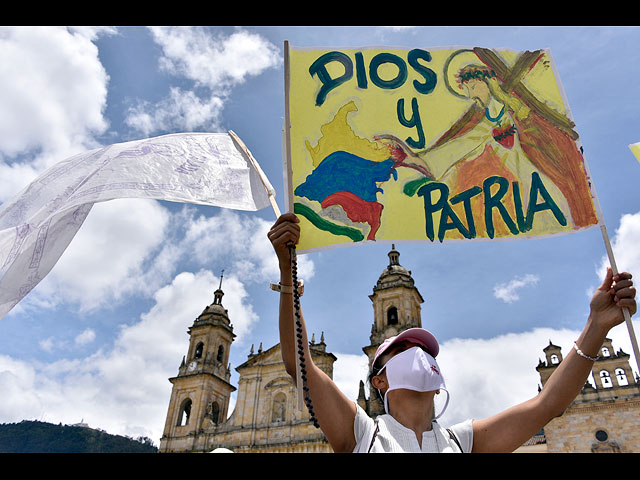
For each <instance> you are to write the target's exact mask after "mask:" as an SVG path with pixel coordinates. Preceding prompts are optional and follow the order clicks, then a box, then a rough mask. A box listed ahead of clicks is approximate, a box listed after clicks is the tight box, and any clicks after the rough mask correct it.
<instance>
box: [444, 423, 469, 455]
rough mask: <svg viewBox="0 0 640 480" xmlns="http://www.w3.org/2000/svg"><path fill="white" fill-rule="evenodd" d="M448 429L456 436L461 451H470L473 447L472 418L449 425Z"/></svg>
mask: <svg viewBox="0 0 640 480" xmlns="http://www.w3.org/2000/svg"><path fill="white" fill-rule="evenodd" d="M448 430H451V431H452V432H453V433H454V435H455V436H456V437H457V438H458V441H459V442H460V444H461V446H462V450H463V451H465V452H470V451H471V449H472V447H473V419H467V420H463V421H462V422H459V423H456V424H454V425H451V426H450V427H449V428H448Z"/></svg>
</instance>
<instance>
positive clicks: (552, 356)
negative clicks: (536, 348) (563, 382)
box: [551, 353, 560, 365]
mask: <svg viewBox="0 0 640 480" xmlns="http://www.w3.org/2000/svg"><path fill="white" fill-rule="evenodd" d="M551 363H552V364H553V365H557V364H559V363H560V360H559V359H558V355H556V354H555V353H554V354H553V355H551Z"/></svg>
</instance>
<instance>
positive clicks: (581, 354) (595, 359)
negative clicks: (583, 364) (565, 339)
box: [573, 342, 600, 362]
mask: <svg viewBox="0 0 640 480" xmlns="http://www.w3.org/2000/svg"><path fill="white" fill-rule="evenodd" d="M573 348H574V349H575V351H576V352H577V354H578V355H580V356H581V357H582V358H586V359H587V360H591V361H592V362H595V361H597V360H600V357H599V356H598V357H590V356H589V355H585V354H584V353H582V350H580V349H579V348H578V344H577V343H576V342H573Z"/></svg>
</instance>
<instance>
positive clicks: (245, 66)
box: [151, 27, 280, 91]
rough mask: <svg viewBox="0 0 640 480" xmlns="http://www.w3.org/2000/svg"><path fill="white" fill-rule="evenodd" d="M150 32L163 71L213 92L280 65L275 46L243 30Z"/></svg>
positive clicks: (174, 29)
mask: <svg viewBox="0 0 640 480" xmlns="http://www.w3.org/2000/svg"><path fill="white" fill-rule="evenodd" d="M151 32H152V34H153V37H154V39H155V41H156V42H157V43H158V44H159V45H160V46H161V47H162V49H163V51H164V55H165V56H164V57H163V58H162V60H161V65H162V66H163V68H164V69H166V70H167V71H169V72H170V73H172V74H174V75H182V76H184V77H186V78H189V79H192V80H194V81H195V82H196V85H198V86H206V87H208V88H211V89H212V90H215V91H219V90H221V89H223V88H226V87H227V86H229V85H231V84H237V83H242V82H244V80H245V79H246V78H247V77H248V76H251V75H259V74H261V73H262V72H263V71H264V70H266V69H268V68H271V67H274V66H277V65H278V64H279V62H280V56H279V51H278V49H277V48H276V47H275V46H274V45H272V44H271V43H270V42H268V41H267V40H266V39H264V38H263V37H261V36H260V35H258V34H255V33H250V32H247V31H243V30H237V31H235V32H234V33H232V34H231V35H224V34H221V33H220V34H211V33H209V32H206V31H205V30H203V29H199V28H182V27H175V28H170V27H155V28H152V29H151Z"/></svg>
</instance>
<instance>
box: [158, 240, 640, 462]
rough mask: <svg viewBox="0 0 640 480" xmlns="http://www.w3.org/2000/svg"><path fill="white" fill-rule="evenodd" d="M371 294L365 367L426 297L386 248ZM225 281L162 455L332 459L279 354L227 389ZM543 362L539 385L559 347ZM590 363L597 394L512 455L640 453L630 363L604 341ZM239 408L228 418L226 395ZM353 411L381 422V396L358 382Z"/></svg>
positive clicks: (207, 315)
mask: <svg viewBox="0 0 640 480" xmlns="http://www.w3.org/2000/svg"><path fill="white" fill-rule="evenodd" d="M388 257H389V260H388V265H387V266H386V267H385V268H384V270H383V271H382V273H381V274H380V277H379V278H378V281H377V283H376V285H375V286H374V287H373V293H372V294H371V295H369V298H370V300H371V302H372V304H373V312H374V315H373V324H372V327H371V335H370V337H369V339H370V344H369V345H366V346H364V347H363V348H362V350H363V352H364V353H365V354H366V355H367V356H368V357H369V365H371V361H372V360H373V356H374V354H375V351H376V349H377V348H378V346H379V345H380V344H381V343H382V342H383V341H384V339H386V338H388V337H391V336H394V335H397V334H398V333H400V332H402V331H403V330H406V329H408V328H413V327H422V320H421V304H422V303H423V301H424V300H423V298H422V296H421V295H420V292H419V291H418V289H417V287H416V286H415V284H414V281H413V278H412V276H411V271H409V270H407V269H406V268H404V267H403V266H402V265H400V262H399V257H400V254H399V252H398V251H397V250H396V249H395V246H392V248H391V251H390V252H389V253H388ZM223 295H224V293H223V291H222V280H221V283H220V287H219V288H218V289H217V290H216V291H215V292H214V300H213V303H212V304H211V305H209V306H207V307H206V308H205V309H204V311H203V312H202V313H201V314H200V315H199V316H198V317H197V318H196V320H195V321H194V323H193V325H192V326H191V327H190V328H189V329H188V333H189V345H188V350H187V354H186V355H185V357H183V359H182V363H181V364H180V367H179V369H178V374H177V375H176V376H175V377H172V378H170V379H169V381H170V382H171V383H172V385H173V387H172V391H171V397H170V400H169V408H168V412H167V418H166V422H165V427H164V431H163V435H162V438H161V439H160V448H159V452H163V453H171V452H202V453H206V452H211V451H213V450H215V449H226V450H231V451H233V452H235V453H277V452H282V453H331V452H332V449H331V447H330V445H329V444H328V442H327V440H326V438H325V437H324V435H323V433H322V431H321V430H320V429H318V428H316V427H315V426H314V425H313V423H312V422H311V421H310V417H309V412H308V411H307V409H306V407H304V406H302V408H299V407H298V402H297V401H296V400H297V389H296V387H295V385H294V384H293V381H292V379H291V377H289V375H288V374H287V372H286V371H285V368H284V364H283V362H282V357H281V353H280V345H279V344H277V345H274V346H273V347H271V348H269V349H266V350H264V349H263V348H262V345H260V347H259V348H258V351H257V352H255V351H254V348H253V346H252V347H251V351H250V352H249V355H248V358H247V360H246V361H245V362H244V363H243V364H242V365H240V366H238V367H236V371H237V372H238V374H239V379H238V385H237V388H236V387H235V386H233V385H231V383H230V378H231V369H230V368H231V367H230V365H229V351H230V349H231V344H232V343H233V339H234V337H235V335H234V333H233V326H232V324H231V320H230V318H229V316H228V312H227V310H226V309H225V308H224V306H223V304H222V297H223ZM309 343H310V345H309V347H310V351H311V355H312V358H313V362H314V363H315V364H316V365H317V366H318V367H319V368H321V369H322V370H323V371H324V372H325V373H326V374H327V375H329V377H331V378H333V364H334V362H335V361H336V357H335V356H334V355H333V354H332V353H330V352H327V346H326V344H325V339H324V335H321V337H320V339H319V342H317V341H316V339H315V336H312V338H311V340H310V342H309ZM544 353H545V356H546V361H545V362H543V361H542V360H541V361H540V363H539V365H538V366H537V371H538V372H539V374H540V378H541V383H542V386H544V383H545V382H546V380H547V379H548V378H549V376H550V375H551V373H552V372H553V370H554V369H555V368H556V367H557V366H558V364H559V363H560V362H561V361H562V354H561V351H560V348H559V347H557V346H555V345H553V344H551V342H550V343H549V346H547V347H546V348H545V349H544ZM600 357H601V359H600V360H598V361H597V362H595V363H594V367H593V378H594V379H596V384H597V385H596V386H595V387H594V386H592V385H590V384H589V383H587V384H586V385H585V387H584V389H583V390H582V393H581V394H580V395H579V396H578V397H577V398H576V400H575V401H574V402H573V403H572V404H571V406H570V407H569V408H568V409H567V410H566V411H565V412H564V413H563V414H562V415H561V416H560V417H558V418H555V419H553V420H552V421H551V422H549V423H548V424H547V425H546V426H545V427H544V430H543V431H541V432H540V433H539V434H538V435H536V436H534V437H533V438H532V439H531V440H529V441H528V442H526V443H525V444H524V445H523V446H522V447H520V449H518V450H517V451H518V452H640V379H634V378H633V373H632V371H631V368H630V366H629V355H627V354H625V353H624V352H622V351H621V350H619V351H618V352H617V353H614V349H613V346H612V345H611V341H610V340H607V341H606V342H605V344H604V345H603V347H602V349H601V352H600ZM236 390H237V396H236V403H235V407H234V410H233V412H232V413H231V414H230V415H229V401H230V398H231V394H232V393H233V392H234V391H236ZM357 402H358V404H359V405H360V406H361V407H362V408H363V409H364V410H365V411H366V412H367V413H368V414H369V415H370V416H372V417H375V416H377V415H379V414H381V413H384V407H383V405H382V402H381V400H380V398H379V397H378V395H377V394H375V392H374V391H373V389H372V387H371V386H369V391H368V392H367V391H366V386H365V384H364V382H363V381H361V382H360V386H359V394H358V398H357Z"/></svg>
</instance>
